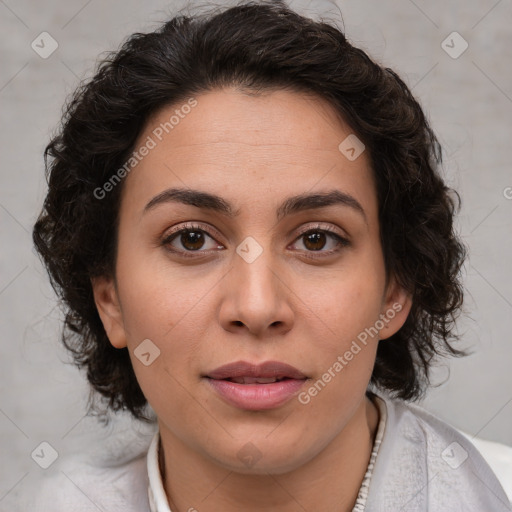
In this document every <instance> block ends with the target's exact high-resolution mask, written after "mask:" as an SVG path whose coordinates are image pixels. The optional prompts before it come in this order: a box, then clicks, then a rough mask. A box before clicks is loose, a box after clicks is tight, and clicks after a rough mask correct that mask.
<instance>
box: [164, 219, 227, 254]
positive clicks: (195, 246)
mask: <svg viewBox="0 0 512 512" xmlns="http://www.w3.org/2000/svg"><path fill="white" fill-rule="evenodd" d="M208 239H210V240H211V241H212V242H210V247H206V248H205V247H204V246H205V243H206V242H207V240H208ZM162 245H165V246H166V247H168V249H169V250H170V251H172V252H176V253H180V254H181V255H182V256H185V257H194V255H193V254H187V253H193V252H204V251H205V250H210V249H223V248H224V247H223V246H222V245H220V244H218V243H217V242H216V241H215V240H214V238H213V237H212V236H211V235H210V234H209V233H208V232H207V231H206V230H205V229H203V228H202V227H201V226H199V225H193V224H191V225H187V226H186V227H183V228H182V229H179V230H177V231H174V232H172V233H171V234H170V235H168V236H166V237H165V238H164V240H162ZM180 246H181V247H180Z"/></svg>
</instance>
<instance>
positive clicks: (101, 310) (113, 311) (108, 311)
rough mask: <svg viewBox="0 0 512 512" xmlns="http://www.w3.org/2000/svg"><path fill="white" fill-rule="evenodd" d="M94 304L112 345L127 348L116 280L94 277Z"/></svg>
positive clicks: (92, 282)
mask: <svg viewBox="0 0 512 512" xmlns="http://www.w3.org/2000/svg"><path fill="white" fill-rule="evenodd" d="M91 284H92V289H93V294H94V302H95V303H96V308H97V309H98V314H99V315H100V318H101V321H102V323H103V327H104V328H105V332H106V333H107V336H108V339H109V340H110V343H111V344H112V345H113V346H114V347H116V348H124V347H126V345H127V343H126V333H125V329H124V323H123V315H122V311H121V307H120V305H119V299H118V296H117V290H116V287H115V282H114V279H113V278H111V277H104V276H101V277H94V278H92V279H91Z"/></svg>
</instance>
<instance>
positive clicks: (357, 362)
mask: <svg viewBox="0 0 512 512" xmlns="http://www.w3.org/2000/svg"><path fill="white" fill-rule="evenodd" d="M48 156H50V157H51V160H49V161H48V160H47V166H48V167H47V169H48V178H49V190H48V195H47V198H46V201H45V204H44V208H43V211H42V212H41V215H40V217H39V219H38V221H37V223H36V225H35V227H34V242H35V245H36V248H37V250H38V251H39V253H40V254H41V256H42V257H43V260H44V262H45V264H46V266H47V268H48V271H49V275H50V278H51V280H52V283H53V285H54V288H55V290H56V291H57V293H58V294H59V295H60V296H61V297H62V299H63V300H64V302H65V304H66V306H67V308H68V311H67V316H66V325H65V327H66V329H65V331H64V334H63V339H64V342H65V344H66V346H67V347H68V348H69V349H70V350H72V352H73V354H74V356H75V359H76V362H77V364H79V365H80V366H82V367H85V368H86V369H87V377H88V380H89V382H90V384H91V386H92V389H93V390H95V391H96V392H98V393H99V394H100V395H101V396H103V397H104V402H105V403H106V404H107V406H108V407H109V408H110V409H111V410H113V411H118V410H128V411H130V412H131V414H132V415H133V417H134V418H137V419H141V420H144V419H146V420H147V419H148V408H149V407H148V406H150V407H151V409H152V410H153V411H154V413H155V414H156V418H157V427H158V428H157V432H156V433H155V436H154V438H153V440H152V443H151V446H150V447H149V450H148V453H147V457H144V458H143V459H140V458H139V459H137V460H135V461H131V462H127V463H125V464H123V465H121V466H117V467H112V468H110V469H108V470H105V469H102V470H101V471H99V470H98V471H97V472H96V473H94V471H93V472H92V473H89V474H87V476H86V477H85V476H84V477H83V478H81V479H80V471H77V472H76V474H77V479H75V480H73V485H74V486H75V487H74V488H71V487H69V485H68V489H71V490H64V488H63V487H62V486H61V484H59V482H56V483H54V484H53V486H50V487H46V491H45V493H46V494H45V495H46V496H51V498H48V501H46V498H45V497H44V496H45V495H44V494H43V495H41V496H40V497H39V500H38V506H39V507H40V509H41V510H50V509H51V510H70V509H72V510H97V509H98V508H99V509H100V510H101V509H105V510H124V511H129V510H134V511H135V510H139V511H140V510H148V511H149V510H150V511H152V512H156V511H158V512H163V511H169V510H172V511H173V512H177V511H189V512H190V511H194V510H198V511H199V512H206V511H224V512H229V511H232V510H246V511H260V510H272V511H279V512H288V511H297V510H308V511H313V510H324V511H333V512H334V511H363V510H364V511H366V512H371V511H382V512H384V511H385V512H389V511H397V510H407V511H425V510H428V511H440V510H443V511H450V510H465V511H482V510H486V511H487V510H493V511H502V510H503V511H504V510H510V507H509V505H508V501H507V498H506V495H505V493H504V491H503V489H502V488H501V486H500V484H499V482H498V480H497V478H496V477H495V475H494V474H493V473H492V471H491V470H490V468H489V466H488V465H487V464H486V462H485V461H484V460H483V458H482V457H481V455H480V454H479V453H478V451H477V450H476V449H475V448H474V447H473V446H472V445H471V443H470V442H469V441H468V440H466V438H465V437H463V436H462V435H461V434H459V433H458V432H457V431H456V430H455V429H454V428H452V427H450V426H449V425H447V424H445V423H443V422H442V421H440V420H439V419H437V418H435V417H433V416H431V415H430V414H428V413H427V412H425V411H423V410H422V409H420V408H419V407H417V406H415V405H413V404H411V403H409V402H411V401H414V400H416V399H418V398H420V397H421V396H422V395H423V393H424V392H425V390H426V388H427V386H428V375H429V368H430V367H431V364H432V362H433V360H434V359H435V356H437V355H441V354H451V355H456V356H457V355H463V354H464V352H463V351H461V350H459V349H457V348H455V346H454V345H453V344H454V343H455V342H456V335H455V334H454V332H453V324H454V320H455V317H456V315H457V313H458V312H459V310H460V307H461V304H462V297H463V291H462V286H461V282H460V275H459V270H460V268H461V265H462V263H463V260H464V255H465V251H464V247H463V245H462V244H461V242H460V240H459V239H458V237H457V235H456V234H455V232H454V229H453V217H454V213H455V209H456V202H455V199H454V198H456V197H457V196H456V193H454V192H453V191H451V190H450V189H449V188H448V187H447V186H446V185H445V184H444V183H443V181H442V179H441V177H440V175H439V172H438V168H439V166H440V164H441V151H440V148H439V144H438V142H437V139H436V137H435V135H434V134H433V132H432V130H431V129H430V127H429V125H428V123H427V121H426V118H425V115H424V113H423V112H422V109H421V107H420V106H419V104H418V103H417V101H416V100H415V99H414V98H413V96H412V95H411V93H410V91H409V90H408V88H407V87H406V85H405V84H404V83H403V81H402V80H401V79H400V78H399V77H398V76H397V75H396V74H395V73H394V72H393V71H391V70H389V69H383V68H382V67H380V66H379V65H378V64H376V63H375V62H373V61H372V60H371V59H370V58H369V57H368V56H367V55H366V54H365V53H364V52H363V51H362V50H360V49H358V48H355V47H353V46H352V45H351V44H350V43H349V42H348V41H347V40H346V39H345V37H344V35H343V34H342V33H341V32H340V30H339V29H337V28H335V27H333V26H330V25H328V24H325V23H318V22H314V21H313V20H310V19H307V18H304V17H301V16H299V15H298V14H297V13H295V12H293V11H292V10H291V9H289V8H288V7H286V6H285V5H284V4H283V3H282V2H268V3H254V2H248V3H245V4H241V5H239V6H237V7H233V8H230V9H226V10H224V11H222V12H218V13H212V14H209V15H203V16H198V17H197V18H195V19H192V18H186V17H176V18H174V19H171V20H169V21H168V22H167V23H165V24H164V25H163V26H162V27H161V28H160V29H158V30H156V31H154V32H151V33H148V34H134V35H133V36H132V37H131V38H130V39H129V40H128V41H127V42H126V43H125V45H124V46H123V48H122V49H121V50H120V51H119V52H117V53H114V54H112V55H111V57H110V58H109V59H107V60H105V61H104V62H103V63H102V64H101V66H100V67H99V69H98V72H97V74H96V76H95V77H94V78H93V79H92V80H91V81H90V82H88V83H87V84H84V85H83V86H82V87H81V88H80V89H79V90H77V92H76V93H75V95H74V97H73V100H72V101H71V102H70V103H69V105H68V107H67V111H66V115H65V117H64V119H63V122H62V127H61V130H60V133H58V134H57V136H56V137H55V138H54V139H53V140H52V141H51V142H50V144H49V145H48V147H47V149H46V152H45V158H46V157H48ZM83 475H85V471H84V473H83ZM77 489H78V491H80V492H78V491H77ZM80 493H81V494H80ZM84 496H85V497H86V498H87V499H84ZM80 500H81V501H80ZM45 507H46V508H45Z"/></svg>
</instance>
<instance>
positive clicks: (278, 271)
mask: <svg viewBox="0 0 512 512" xmlns="http://www.w3.org/2000/svg"><path fill="white" fill-rule="evenodd" d="M241 249H243V247H242V248H241ZM251 250H254V248H253V247H252V248H251ZM240 254H241V255H242V256H240ZM287 276H288V274H287V273H286V272H285V270H284V268H283V267H282V265H278V264H277V262H276V261H275V259H273V258H272V255H271V251H270V250H263V251H262V252H261V253H260V254H259V255H258V256H257V257H256V258H255V259H254V260H253V259H252V258H246V257H245V256H244V253H243V250H240V252H239V254H238V253H237V254H236V255H235V256H234V261H233V267H232V268H231V270H230V272H228V274H227V276H226V277H225V280H224V284H223V290H224V291H223V293H222V305H221V308H220V311H219V315H220V318H219V319H220V323H221V325H222V327H223V328H224V329H225V330H226V331H229V332H233V333H238V334H240V333H241V332H243V331H246V332H249V333H250V334H252V335H253V336H255V337H258V338H265V337H271V336H272V337H274V336H276V335H278V334H285V333H286V332H288V331H289V330H290V329H291V328H292V326H293V319H294V313H293V309H292V302H293V295H294V294H293V291H292V288H293V287H292V286H291V283H289V282H288V283H287V281H289V280H290V278H289V276H288V279H287Z"/></svg>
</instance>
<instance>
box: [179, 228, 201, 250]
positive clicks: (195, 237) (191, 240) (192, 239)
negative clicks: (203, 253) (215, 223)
mask: <svg viewBox="0 0 512 512" xmlns="http://www.w3.org/2000/svg"><path fill="white" fill-rule="evenodd" d="M181 243H182V244H183V246H184V247H187V248H188V249H192V250H197V249H200V248H201V246H202V245H203V243H204V236H203V233H201V232H200V231H188V232H186V233H183V234H182V235H181Z"/></svg>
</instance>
